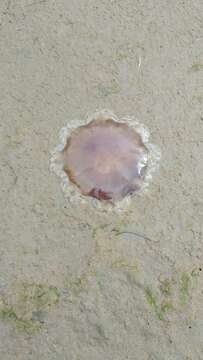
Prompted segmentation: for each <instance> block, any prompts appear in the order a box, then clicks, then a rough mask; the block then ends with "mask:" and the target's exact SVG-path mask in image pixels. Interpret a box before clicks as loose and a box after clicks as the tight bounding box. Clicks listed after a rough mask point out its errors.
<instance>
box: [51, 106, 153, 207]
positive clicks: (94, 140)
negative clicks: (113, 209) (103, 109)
mask: <svg viewBox="0 0 203 360" xmlns="http://www.w3.org/2000/svg"><path fill="white" fill-rule="evenodd" d="M65 129H66V130H64V134H65V135H64V139H63V147H59V148H57V149H56V151H55V154H54V157H52V160H51V165H52V166H51V168H52V170H54V171H55V172H58V175H60V176H61V177H63V180H65V183H66V184H67V186H65V187H66V190H67V187H69V188H72V190H73V189H74V191H72V192H71V191H69V197H70V196H72V195H70V193H72V194H73V192H74V193H77V192H78V193H79V194H80V196H79V198H81V197H82V198H83V199H84V198H86V199H91V198H95V199H97V200H98V201H100V202H102V203H111V204H116V203H117V202H120V201H122V200H123V199H124V198H126V197H129V196H131V195H132V194H135V193H137V192H140V191H141V190H142V189H143V188H144V187H145V185H146V182H147V178H148V177H149V174H150V172H151V171H152V157H154V160H155V156H152V151H150V146H149V144H148V132H147V131H146V130H145V129H144V127H140V126H139V124H138V123H136V124H135V123H132V122H130V120H129V118H128V119H126V120H125V121H122V120H118V119H117V118H116V117H115V116H114V115H112V114H111V113H105V114H104V113H97V114H94V115H93V116H92V118H91V119H90V121H89V122H87V123H84V124H82V125H81V124H80V125H79V126H78V127H77V126H74V128H72V129H67V128H65ZM68 130H69V131H68ZM146 134H147V135H146ZM156 152H157V151H156ZM157 153H158V152H157ZM156 161H157V159H156ZM56 169H57V171H56ZM58 169H60V171H58ZM59 173H60V174H59ZM68 180H69V181H68Z"/></svg>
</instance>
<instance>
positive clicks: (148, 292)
mask: <svg viewBox="0 0 203 360" xmlns="http://www.w3.org/2000/svg"><path fill="white" fill-rule="evenodd" d="M145 296H146V299H147V302H148V304H149V305H150V306H151V307H152V308H153V310H154V312H155V314H156V315H157V317H158V319H159V320H165V318H164V312H163V311H162V309H161V307H160V306H159V305H158V303H157V296H156V295H155V293H154V291H153V290H152V289H151V288H149V287H147V288H146V289H145Z"/></svg>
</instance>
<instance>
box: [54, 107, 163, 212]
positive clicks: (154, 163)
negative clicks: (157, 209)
mask: <svg viewBox="0 0 203 360" xmlns="http://www.w3.org/2000/svg"><path fill="white" fill-rule="evenodd" d="M99 117H100V118H103V119H109V118H110V119H112V120H114V121H116V122H120V123H127V125H129V126H130V127H132V128H133V129H135V130H136V131H137V133H138V134H139V135H140V136H141V138H142V141H143V143H144V145H145V146H146V148H147V149H148V151H149V153H148V166H147V171H146V175H145V180H144V183H143V186H142V189H141V190H140V191H139V192H136V193H133V194H131V195H127V196H125V198H124V199H122V200H121V201H118V202H116V203H115V204H111V203H107V202H105V201H101V200H97V199H95V198H91V197H88V196H85V195H82V194H81V193H80V190H79V189H78V187H77V186H76V185H74V184H73V183H72V182H71V181H69V177H68V175H67V173H66V172H65V171H64V170H63V162H62V152H63V150H64V148H65V147H66V145H67V141H68V139H69V137H70V135H71V132H72V130H73V129H76V128H78V127H79V126H84V125H87V124H88V123H90V122H91V121H93V120H95V119H97V118H99ZM149 137H150V133H149V130H148V129H147V128H146V127H145V126H144V125H143V124H140V123H139V122H138V121H137V120H136V119H135V118H134V117H130V116H126V117H122V118H121V119H119V118H118V117H117V116H116V115H115V114H113V113H112V112H111V111H109V110H102V111H97V112H95V113H93V114H91V115H88V116H87V117H86V119H85V120H73V121H69V122H68V123H67V125H66V126H65V127H63V128H62V129H61V130H60V133H59V138H60V143H59V145H57V146H56V147H55V149H54V150H53V151H52V152H51V159H50V171H52V172H54V173H55V174H56V175H57V176H59V177H60V178H61V187H62V190H63V192H64V196H65V197H66V199H67V200H68V201H69V202H81V203H87V202H89V203H91V204H92V205H94V206H95V207H97V208H98V209H100V210H103V211H106V210H116V211H120V210H122V209H124V208H126V206H127V205H128V204H129V202H130V201H131V200H132V199H133V198H134V197H135V196H136V194H139V193H141V192H143V191H144V190H146V188H147V187H148V185H149V183H150V181H151V179H152V175H153V173H154V171H156V170H157V168H158V165H159V161H160V158H161V152H160V149H159V148H158V147H157V146H156V145H154V144H151V143H150V142H149Z"/></svg>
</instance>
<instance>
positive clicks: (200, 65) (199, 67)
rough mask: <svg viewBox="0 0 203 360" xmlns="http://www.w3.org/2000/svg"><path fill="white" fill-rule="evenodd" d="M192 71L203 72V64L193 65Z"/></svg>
mask: <svg viewBox="0 0 203 360" xmlns="http://www.w3.org/2000/svg"><path fill="white" fill-rule="evenodd" d="M191 69H192V70H193V71H200V70H203V64H201V63H195V64H193V65H192V67H191Z"/></svg>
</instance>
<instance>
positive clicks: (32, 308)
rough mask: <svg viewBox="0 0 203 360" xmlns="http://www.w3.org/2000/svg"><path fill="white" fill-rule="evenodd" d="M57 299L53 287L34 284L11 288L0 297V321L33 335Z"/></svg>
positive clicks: (40, 326)
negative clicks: (9, 323)
mask: <svg viewBox="0 0 203 360" xmlns="http://www.w3.org/2000/svg"><path fill="white" fill-rule="evenodd" d="M59 298H60V292H59V290H58V289H57V288H56V287H54V286H49V285H44V284H35V283H32V284H26V283H23V284H20V285H18V286H13V287H12V288H11V289H9V291H8V292H7V293H4V294H3V295H2V296H1V297H0V319H1V320H2V321H5V322H11V323H12V324H15V326H16V328H17V329H19V330H21V331H24V332H27V333H32V334H34V333H36V332H37V331H39V330H40V329H41V328H42V325H43V323H44V318H45V317H46V315H47V313H48V312H49V311H50V310H51V308H52V307H53V306H56V305H57V304H58V302H59Z"/></svg>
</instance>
